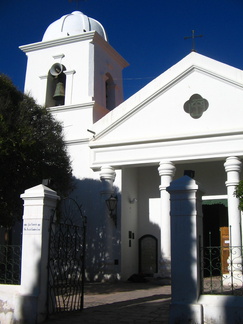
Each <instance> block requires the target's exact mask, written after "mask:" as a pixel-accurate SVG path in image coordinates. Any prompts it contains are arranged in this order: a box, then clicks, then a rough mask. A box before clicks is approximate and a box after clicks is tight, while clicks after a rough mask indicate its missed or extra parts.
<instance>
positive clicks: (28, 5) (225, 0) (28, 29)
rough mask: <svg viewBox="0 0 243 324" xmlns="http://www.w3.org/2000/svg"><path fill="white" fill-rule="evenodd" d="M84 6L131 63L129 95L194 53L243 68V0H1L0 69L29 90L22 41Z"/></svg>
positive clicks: (37, 36)
mask: <svg viewBox="0 0 243 324" xmlns="http://www.w3.org/2000/svg"><path fill="white" fill-rule="evenodd" d="M75 10H80V11H82V12H83V13H84V14H86V15H88V16H89V17H92V18H94V19H96V20H98V21H100V22H101V23H102V25H103V26H104V28H105V30H106V32H107V35H108V38H109V43H110V44H111V45H112V46H113V47H114V48H115V49H116V50H117V51H118V52H119V53H120V54H121V55H122V56H123V57H124V58H125V59H126V60H127V61H128V62H129V63H130V66H129V67H128V68H126V69H125V70H124V74H123V75H124V94H125V98H127V97H129V96H130V95H132V94H133V93H135V92H136V91H138V90H139V89H140V88H142V87H143V86H144V85H145V84H147V83H148V82H150V81H151V80H152V79H154V78H155V77H157V76H158V75H160V74H161V73H162V72H164V71H165V70H167V69H168V68H169V67H171V66H172V65H174V64H175V63H177V62H178V61H179V60H181V59H182V58H183V57H184V56H186V55H187V54H189V53H190V51H191V44H192V43H191V40H189V39H188V40H185V39H184V37H185V36H190V35H191V31H192V30H195V33H196V35H200V34H202V35H203V37H202V38H197V39H196V50H197V52H199V53H200V54H203V55H206V56H209V57H211V58H213V59H215V60H219V61H221V62H224V63H226V64H229V65H232V66H234V67H237V68H239V69H242V68H243V0H167V1H164V0H149V1H145V0H140V1H137V0H83V1H82V0H80V1H79V2H78V3H77V2H76V1H73V2H69V1H68V0H0V12H1V19H0V25H1V45H0V46H1V60H0V72H1V73H5V74H7V75H8V76H9V77H10V78H11V79H12V80H13V82H14V84H15V85H16V86H17V87H18V88H19V89H20V90H23V88H24V79H25V69H26V62H27V60H26V56H25V54H24V53H22V52H21V51H20V50H19V48H18V47H19V46H20V45H26V44H30V43H34V42H38V41H41V39H42V36H43V34H44V32H45V30H46V28H47V27H48V25H49V24H51V23H52V22H53V21H55V20H57V19H59V18H60V17H61V16H63V15H65V14H67V13H71V12H72V11H75Z"/></svg>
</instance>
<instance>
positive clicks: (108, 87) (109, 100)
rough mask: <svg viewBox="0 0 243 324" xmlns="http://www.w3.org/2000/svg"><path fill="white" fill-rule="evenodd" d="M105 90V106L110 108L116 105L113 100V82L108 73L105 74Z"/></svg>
mask: <svg viewBox="0 0 243 324" xmlns="http://www.w3.org/2000/svg"><path fill="white" fill-rule="evenodd" d="M105 91H106V108H107V109H109V110H112V109H113V108H115V106H116V100H115V83H114V81H113V78H112V76H111V75H110V73H107V74H106V82H105Z"/></svg>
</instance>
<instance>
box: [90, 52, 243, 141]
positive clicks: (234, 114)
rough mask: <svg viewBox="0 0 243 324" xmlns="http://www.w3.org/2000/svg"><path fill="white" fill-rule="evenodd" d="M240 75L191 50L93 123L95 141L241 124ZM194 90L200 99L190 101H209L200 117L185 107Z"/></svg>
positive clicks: (159, 136) (179, 134)
mask: <svg viewBox="0 0 243 324" xmlns="http://www.w3.org/2000/svg"><path fill="white" fill-rule="evenodd" d="M242 81H243V73H242V71H240V70H238V69H236V68H233V67H231V66H228V65H226V64H223V63H220V62H217V61H215V60H212V59H210V58H207V57H205V56H203V55H200V54H197V53H191V54H189V55H188V56H186V57H185V58H184V59H183V60H181V61H180V62H179V63H177V64H176V65H174V66H173V67H172V68H170V69H169V70H167V71H166V72H164V73H163V74H161V75H160V76H159V77H158V78H156V79H155V80H153V81H152V82H150V83H149V84H148V85H147V86H145V87H144V88H143V89H141V90H140V91H139V92H138V93H136V94H135V95H133V96H132V97H131V98H129V99H128V100H126V101H125V102H123V103H122V104H121V105H120V106H118V107H117V108H115V109H114V110H113V111H111V112H110V113H108V114H107V115H106V116H105V117H103V118H102V119H101V120H100V121H98V122H97V123H96V124H94V127H93V131H94V132H95V133H96V136H95V139H94V141H95V142H96V144H95V145H97V144H98V142H102V143H104V142H106V143H108V142H109V143H111V142H112V143H115V142H116V143H125V142H131V141H132V142H141V141H142V142H143V141H148V140H149V141H151V140H153V139H154V140H158V139H170V138H171V139H175V138H181V137H187V136H189V137H193V136H209V135H210V134H216V133H218V132H230V131H232V130H233V129H234V130H237V129H238V130H240V129H241V127H242V123H241V118H240V117H243V115H242V109H243V108H242V99H243V92H242V90H243V83H242ZM195 94H198V95H200V96H201V98H202V100H201V101H200V100H199V101H198V103H196V104H195V103H194V106H195V105H199V106H200V102H201V104H202V105H203V99H205V100H206V101H207V102H208V108H207V110H206V111H204V112H203V113H202V115H201V117H199V118H194V117H192V115H193V114H191V115H190V113H189V112H186V111H185V109H186V108H185V109H184V105H185V103H186V102H188V101H189V100H190V98H191V97H192V96H193V95H195ZM199 99H200V98H199ZM189 104H190V101H189ZM191 106H193V104H191ZM195 109H196V108H195Z"/></svg>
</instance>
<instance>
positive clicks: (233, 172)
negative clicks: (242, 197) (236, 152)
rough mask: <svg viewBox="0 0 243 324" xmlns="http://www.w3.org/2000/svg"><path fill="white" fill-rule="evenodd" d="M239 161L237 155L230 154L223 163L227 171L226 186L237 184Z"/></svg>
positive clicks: (239, 169)
mask: <svg viewBox="0 0 243 324" xmlns="http://www.w3.org/2000/svg"><path fill="white" fill-rule="evenodd" d="M241 164H242V163H241V161H240V160H239V159H238V157H235V156H231V157H228V158H227V159H226V162H225V163H224V167H225V171H226V172H227V181H226V182H225V184H226V186H227V187H229V186H237V185H238V183H239V181H240V175H239V174H240V171H241Z"/></svg>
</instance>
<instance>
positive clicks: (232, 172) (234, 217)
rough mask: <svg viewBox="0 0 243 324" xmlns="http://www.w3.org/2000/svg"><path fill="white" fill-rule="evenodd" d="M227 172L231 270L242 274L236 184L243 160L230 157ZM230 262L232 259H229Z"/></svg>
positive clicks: (239, 213)
mask: <svg viewBox="0 0 243 324" xmlns="http://www.w3.org/2000/svg"><path fill="white" fill-rule="evenodd" d="M224 167H225V171H226V172H227V181H226V182H225V184H226V187H227V195H228V223H229V228H230V244H231V246H232V247H233V250H232V254H231V256H230V259H231V260H232V262H233V264H232V268H230V270H231V271H233V272H234V274H233V275H234V276H235V275H236V273H235V271H240V274H237V276H239V275H240V276H241V275H242V255H241V248H240V247H241V245H242V241H241V212H240V209H239V198H237V197H236V196H235V189H236V186H237V185H238V184H239V181H240V171H241V161H240V160H239V159H238V158H237V157H233V156H232V157H228V158H227V159H226V162H225V164H224ZM236 247H237V248H236ZM229 262H230V260H229ZM241 283H242V282H241Z"/></svg>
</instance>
